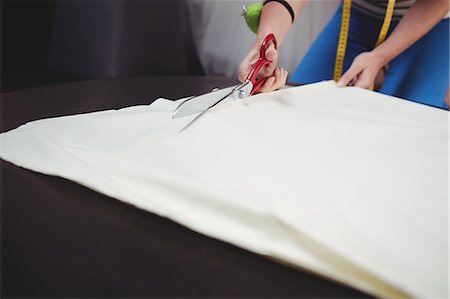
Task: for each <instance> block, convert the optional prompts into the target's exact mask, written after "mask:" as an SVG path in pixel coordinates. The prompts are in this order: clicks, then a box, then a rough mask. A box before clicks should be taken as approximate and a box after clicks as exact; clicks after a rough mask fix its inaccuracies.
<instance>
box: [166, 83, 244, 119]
mask: <svg viewBox="0 0 450 299" xmlns="http://www.w3.org/2000/svg"><path fill="white" fill-rule="evenodd" d="M235 87H236V86H231V87H227V88H224V89H219V90H216V91H213V92H210V93H206V94H203V95H200V96H197V97H193V98H189V99H187V100H184V101H183V102H181V104H180V105H178V107H177V108H176V109H175V111H174V112H173V115H172V118H178V117H183V116H187V115H191V114H195V113H199V112H203V111H205V110H207V109H208V108H210V107H211V106H214V105H215V104H216V103H217V102H219V101H222V102H223V101H226V100H228V98H229V99H230V100H231V99H234V98H233V96H232V95H233V90H234V88H235ZM227 97H228V98H227Z"/></svg>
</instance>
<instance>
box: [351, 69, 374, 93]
mask: <svg viewBox="0 0 450 299" xmlns="http://www.w3.org/2000/svg"><path fill="white" fill-rule="evenodd" d="M372 84H373V80H371V79H370V78H369V76H368V75H367V74H365V73H364V72H363V73H361V75H360V76H359V77H358V79H357V80H356V82H355V83H354V85H355V86H356V87H360V88H365V89H369V88H371V87H372Z"/></svg>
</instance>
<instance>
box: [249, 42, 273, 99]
mask: <svg viewBox="0 0 450 299" xmlns="http://www.w3.org/2000/svg"><path fill="white" fill-rule="evenodd" d="M270 42H273V45H274V46H275V49H276V48H277V39H276V38H275V35H273V34H272V33H270V34H268V35H267V36H266V38H265V39H264V41H263V42H262V44H261V48H260V49H259V58H258V60H257V61H256V63H255V64H254V65H253V67H252V69H251V70H250V73H248V76H247V80H249V81H250V82H252V84H253V89H252V92H251V93H250V94H251V95H253V94H255V93H257V92H258V91H259V90H260V89H261V87H262V86H263V84H264V82H266V79H267V78H268V77H266V78H261V79H256V77H257V76H258V74H259V70H260V69H261V68H262V66H265V67H269V65H270V63H271V62H272V61H271V60H268V59H266V50H267V48H268V46H269V44H270Z"/></svg>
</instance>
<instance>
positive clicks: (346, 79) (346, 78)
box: [337, 63, 362, 87]
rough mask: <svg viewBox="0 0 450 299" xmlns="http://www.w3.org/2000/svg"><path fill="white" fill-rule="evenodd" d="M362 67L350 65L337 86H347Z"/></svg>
mask: <svg viewBox="0 0 450 299" xmlns="http://www.w3.org/2000/svg"><path fill="white" fill-rule="evenodd" d="M361 71H362V67H361V66H359V65H358V64H355V63H352V65H351V66H350V68H349V69H348V70H347V71H346V72H345V74H344V75H343V76H342V77H341V79H339V81H338V83H337V86H338V87H344V86H347V85H348V84H349V83H350V82H351V81H352V80H353V79H354V78H355V77H356V76H357V75H358V74H359V73H360V72H361Z"/></svg>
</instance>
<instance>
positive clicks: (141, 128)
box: [0, 81, 448, 298]
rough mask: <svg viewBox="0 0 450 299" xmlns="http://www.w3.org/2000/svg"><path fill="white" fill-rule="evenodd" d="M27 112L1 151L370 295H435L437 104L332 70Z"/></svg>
mask: <svg viewBox="0 0 450 299" xmlns="http://www.w3.org/2000/svg"><path fill="white" fill-rule="evenodd" d="M175 106H176V103H175V102H172V101H169V100H165V99H158V100H157V101H156V102H154V103H153V104H152V105H150V106H135V107H129V108H125V109H121V110H111V111H102V112H97V113H89V114H82V115H74V116H66V117H59V118H52V119H44V120H39V121H34V122H31V123H28V124H26V125H23V126H21V127H19V128H17V129H14V130H12V131H10V132H7V133H4V134H1V135H0V142H1V143H0V146H1V147H0V156H1V157H2V158H3V159H5V160H7V161H10V162H12V163H14V164H16V165H19V166H21V167H25V168H28V169H31V170H34V171H38V172H41V173H45V174H51V175H56V176H61V177H64V178H68V179H71V180H73V181H75V182H78V183H80V184H82V185H85V186H87V187H90V188H92V189H94V190H97V191H99V192H101V193H104V194H107V195H109V196H111V197H114V198H117V199H119V200H122V201H124V202H127V203H130V204H132V205H135V206H137V207H139V208H142V209H144V210H147V211H151V212H153V213H157V214H159V215H163V216H166V217H168V218H171V219H173V220H175V221H177V222H179V223H181V224H183V225H186V226H188V227H190V228H191V229H194V230H196V231H199V232H201V233H203V234H206V235H209V236H212V237H215V238H218V239H221V240H225V241H228V242H230V243H232V244H235V245H237V246H240V247H243V248H246V249H248V250H251V251H254V252H256V253H259V254H263V255H266V256H268V257H270V258H274V259H276V260H280V261H282V262H285V263H289V264H292V265H294V266H299V267H303V268H306V269H310V270H311V271H314V272H317V273H320V274H323V275H325V276H328V277H331V278H333V279H336V280H338V281H341V282H344V283H347V284H349V285H352V286H354V287H357V288H360V289H362V290H365V291H368V292H371V293H373V294H376V295H378V296H382V297H390V298H400V297H404V296H414V297H417V298H447V284H448V277H447V264H448V259H447V239H448V231H447V219H448V217H447V211H448V209H447V201H448V189H447V184H448V173H447V170H448V123H447V120H448V112H446V111H444V110H439V109H435V108H430V107H427V106H423V105H419V104H416V103H412V102H408V101H405V100H401V99H397V98H394V97H389V96H385V95H381V94H379V93H374V92H370V91H366V90H362V89H359V88H353V87H350V88H343V89H338V88H337V87H335V85H334V83H333V82H331V81H330V82H322V83H317V84H313V85H308V86H303V87H296V88H290V89H285V90H280V91H277V92H273V93H270V94H262V95H257V96H254V97H251V98H248V99H245V100H242V101H237V102H231V103H227V104H224V105H219V106H217V107H216V108H214V109H213V110H212V111H209V112H208V113H206V114H205V115H204V116H203V117H202V118H200V119H199V120H198V121H197V122H196V123H194V124H193V125H192V126H191V127H189V128H188V129H186V130H185V131H182V132H181V133H180V130H181V129H182V128H183V127H184V126H185V125H186V124H187V123H188V122H189V121H190V120H191V119H192V117H187V118H181V119H176V120H172V119H171V113H172V111H173V109H174V108H175Z"/></svg>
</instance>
